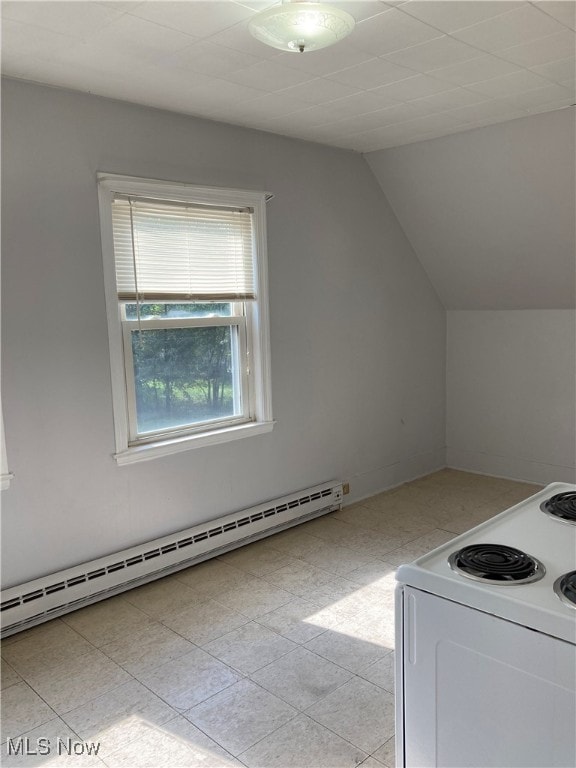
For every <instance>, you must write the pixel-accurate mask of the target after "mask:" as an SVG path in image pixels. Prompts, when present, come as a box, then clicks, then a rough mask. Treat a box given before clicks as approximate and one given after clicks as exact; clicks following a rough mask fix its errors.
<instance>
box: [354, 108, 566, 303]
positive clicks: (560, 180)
mask: <svg viewBox="0 0 576 768" xmlns="http://www.w3.org/2000/svg"><path fill="white" fill-rule="evenodd" d="M575 117H576V114H575V109H574V108H573V107H569V108H566V109H562V110H558V111H555V112H548V113H546V114H540V115H534V116H531V117H527V118H521V119H518V120H512V121H510V122H507V123H502V124H499V125H493V126H488V127H485V128H480V129H477V130H473V131H467V132H464V133H459V134H456V135H453V136H446V137H444V138H440V139H434V140H431V141H425V142H421V143H418V144H410V145H407V146H403V147H397V148H394V149H387V150H382V151H379V152H372V153H370V154H368V155H366V156H365V157H366V159H367V161H368V163H369V165H370V167H371V168H372V171H373V172H374V174H375V175H376V177H377V179H378V181H379V183H380V185H381V187H382V189H383V190H384V193H385V194H386V196H387V197H388V199H389V201H390V203H391V205H392V207H393V209H394V211H395V213H396V215H397V217H398V218H399V220H400V223H401V225H402V227H403V228H404V231H405V233H406V235H407V236H408V238H409V240H410V241H411V243H412V246H413V248H414V249H415V251H416V253H417V254H418V257H419V258H420V261H421V263H422V265H423V266H424V269H425V270H426V271H427V272H428V275H429V277H430V279H431V281H432V283H433V285H434V287H435V288H436V291H437V292H438V295H439V297H440V299H441V300H442V302H443V303H444V306H445V307H446V308H447V309H565V308H572V307H574V306H575V294H576V255H575V250H576V243H575V226H576V224H575V210H576V200H575V178H576V163H575Z"/></svg>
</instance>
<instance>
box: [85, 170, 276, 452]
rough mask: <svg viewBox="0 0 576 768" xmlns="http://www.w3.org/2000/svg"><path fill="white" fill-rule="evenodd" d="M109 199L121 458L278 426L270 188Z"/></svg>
mask: <svg viewBox="0 0 576 768" xmlns="http://www.w3.org/2000/svg"><path fill="white" fill-rule="evenodd" d="M99 194H100V217H101V225H102V246H103V253H104V267H105V282H106V303H107V308H108V326H109V334H110V355H111V370H112V390H113V401H114V423H115V431H116V459H117V460H118V462H119V463H121V464H125V463H131V462H134V461H141V460H144V459H149V458H154V457H155V456H159V455H164V454H166V453H173V452H175V451H180V450H185V449H188V448H192V447H196V446H200V445H207V444H211V443H215V442H222V441H224V440H229V439H235V438H238V437H246V436H248V435H253V434H257V433H260V432H266V431H270V430H271V429H272V416H271V405H270V374H269V342H268V313H267V283H266V237H265V204H266V196H265V195H264V193H258V192H245V191H238V190H226V189H214V188H208V187H192V186H188V185H184V184H167V183H164V182H156V181H149V180H143V179H133V178H127V177H121V176H110V175H103V174H100V175H99Z"/></svg>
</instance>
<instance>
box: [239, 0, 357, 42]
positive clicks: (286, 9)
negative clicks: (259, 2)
mask: <svg viewBox="0 0 576 768" xmlns="http://www.w3.org/2000/svg"><path fill="white" fill-rule="evenodd" d="M355 23H356V22H355V21H354V18H353V16H351V15H350V14H349V13H347V12H346V11H342V10H340V8H334V6H332V5H328V4H327V3H309V2H306V0H294V1H293V2H283V3H282V5H278V6H274V8H268V10H266V11H262V12H261V13H258V14H256V16H254V17H253V18H252V19H251V21H250V25H249V29H250V32H251V34H252V35H253V36H254V37H255V38H256V39H257V40H260V42H262V43H266V45H270V46H272V48H278V49H279V50H281V51H291V52H293V53H298V52H300V53H304V51H317V50H319V49H320V48H326V47H327V46H329V45H333V44H334V43H337V42H338V41H339V40H342V39H343V38H344V37H346V36H347V35H349V34H350V32H352V30H353V29H354V25H355Z"/></svg>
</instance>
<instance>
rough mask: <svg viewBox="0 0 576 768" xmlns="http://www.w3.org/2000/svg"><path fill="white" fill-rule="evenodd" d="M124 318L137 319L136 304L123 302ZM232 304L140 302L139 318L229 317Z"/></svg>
mask: <svg viewBox="0 0 576 768" xmlns="http://www.w3.org/2000/svg"><path fill="white" fill-rule="evenodd" d="M124 306H125V309H126V319H127V320H137V319H138V310H137V305H136V304H125V305H124ZM231 314H232V304H230V302H219V303H216V302H210V303H209V302H202V301H195V302H191V303H189V304H175V303H168V304H140V319H141V320H148V319H150V318H154V317H170V318H172V317H175V318H181V317H230V315H231Z"/></svg>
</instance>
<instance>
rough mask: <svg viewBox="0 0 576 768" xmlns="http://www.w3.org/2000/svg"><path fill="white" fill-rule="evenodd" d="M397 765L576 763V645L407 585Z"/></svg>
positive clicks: (525, 767)
mask: <svg viewBox="0 0 576 768" xmlns="http://www.w3.org/2000/svg"><path fill="white" fill-rule="evenodd" d="M397 600H398V604H397V611H398V614H400V615H399V617H398V618H399V622H398V623H399V634H401V637H399V638H398V639H399V642H400V643H401V651H400V654H399V657H400V660H399V668H398V676H399V680H398V709H399V711H398V720H399V728H398V736H399V740H401V743H400V744H399V749H398V755H399V758H398V764H399V765H401V766H406V768H426V767H427V766H438V767H440V766H441V768H452V767H453V768H465V767H470V768H472V767H474V768H479V767H480V766H481V767H482V768H489V767H492V768H503V767H505V768H530V767H533V768H542V767H543V766H546V768H560V767H561V768H568V767H570V768H572V767H573V766H576V729H575V727H574V724H575V723H576V646H575V645H573V644H570V643H566V642H565V641H563V640H558V639H556V638H553V637H550V636H549V635H544V634H542V633H538V632H535V631H533V630H531V629H527V628H526V627H522V626H520V625H518V624H514V623H511V622H509V621H505V620H503V619H500V618H497V617H495V616H492V615H489V614H486V613H483V612H481V611H478V610H475V609H471V608H469V607H466V606H463V605H459V604H458V603H453V602H451V601H449V600H446V599H443V598H440V597H437V596H435V595H431V594H429V593H427V592H422V591H420V590H417V589H413V588H411V587H407V586H401V588H400V589H399V590H398V593H397Z"/></svg>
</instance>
